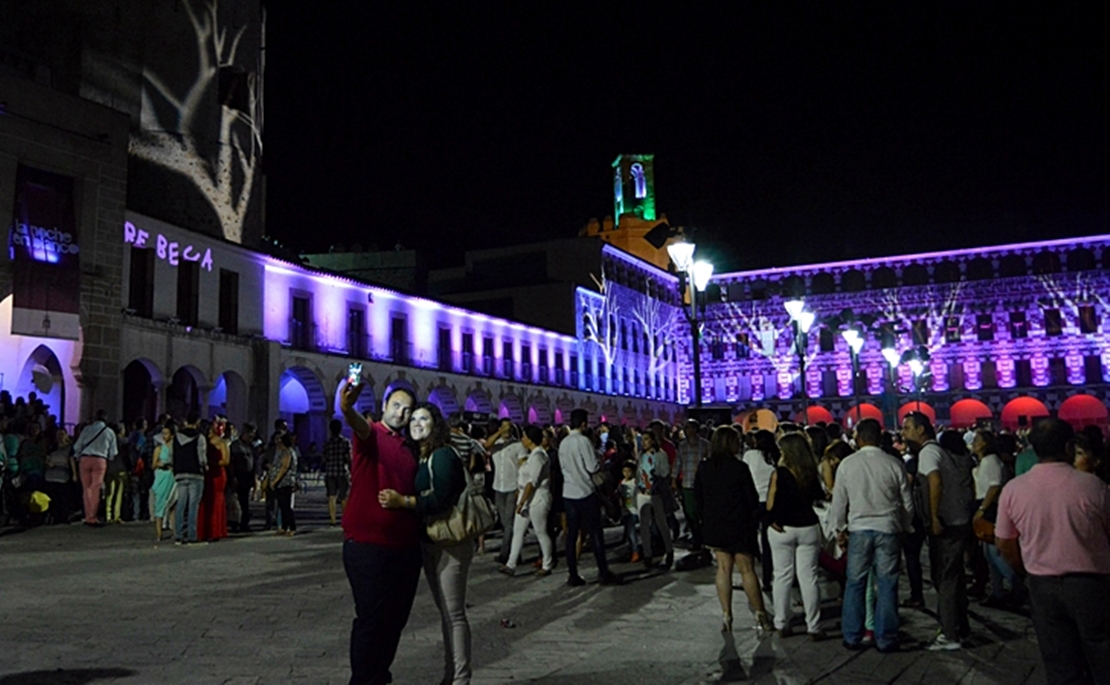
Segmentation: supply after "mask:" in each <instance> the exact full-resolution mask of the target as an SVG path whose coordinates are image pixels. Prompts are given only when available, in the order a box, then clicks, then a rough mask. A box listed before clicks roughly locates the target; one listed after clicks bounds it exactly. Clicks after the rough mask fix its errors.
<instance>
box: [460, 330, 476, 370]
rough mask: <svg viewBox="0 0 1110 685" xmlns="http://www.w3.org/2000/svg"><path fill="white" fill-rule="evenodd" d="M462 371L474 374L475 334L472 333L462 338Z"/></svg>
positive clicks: (464, 334) (467, 333) (465, 334)
mask: <svg viewBox="0 0 1110 685" xmlns="http://www.w3.org/2000/svg"><path fill="white" fill-rule="evenodd" d="M462 371H463V373H474V334H473V333H470V332H466V333H463V336H462Z"/></svg>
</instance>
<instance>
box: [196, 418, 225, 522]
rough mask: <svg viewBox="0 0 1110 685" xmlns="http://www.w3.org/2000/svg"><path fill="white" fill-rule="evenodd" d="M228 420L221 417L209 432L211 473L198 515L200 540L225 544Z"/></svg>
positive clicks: (209, 465)
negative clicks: (222, 541) (223, 542)
mask: <svg viewBox="0 0 1110 685" xmlns="http://www.w3.org/2000/svg"><path fill="white" fill-rule="evenodd" d="M226 432H227V419H226V418H224V417H222V416H217V417H216V419H215V420H214V421H213V422H212V425H211V427H209V429H208V455H207V456H208V471H207V473H205V474H204V496H203V497H202V498H201V500H200V512H199V513H198V514H197V539H198V540H209V541H215V540H221V539H223V538H226V537H227V497H226V496H225V492H226V491H227V465H228V464H230V463H231V450H230V449H229V446H228V443H227V438H226V437H224V434H225V433H226Z"/></svg>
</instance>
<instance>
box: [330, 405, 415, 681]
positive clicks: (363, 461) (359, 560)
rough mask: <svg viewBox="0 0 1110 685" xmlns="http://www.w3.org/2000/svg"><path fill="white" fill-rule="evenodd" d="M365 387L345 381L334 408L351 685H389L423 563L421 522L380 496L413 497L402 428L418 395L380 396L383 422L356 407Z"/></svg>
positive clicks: (409, 454)
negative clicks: (344, 478) (347, 469)
mask: <svg viewBox="0 0 1110 685" xmlns="http://www.w3.org/2000/svg"><path fill="white" fill-rule="evenodd" d="M362 389H363V384H362V383H356V384H354V385H351V384H348V385H345V386H344V387H343V390H342V392H341V393H340V397H339V406H340V410H341V412H342V413H343V418H344V420H346V422H347V425H348V426H350V427H351V430H352V431H353V441H352V453H351V488H350V494H349V495H348V497H347V507H346V508H345V509H344V510H343V537H344V542H343V567H344V570H345V571H346V573H347V580H348V582H349V583H350V585H351V593H352V595H353V596H354V600H355V619H354V622H353V623H352V625H351V646H350V659H351V680H350V682H351V685H361V684H362V683H388V682H390V681H391V680H392V676H391V674H390V672H389V668H390V666H391V665H392V664H393V657H394V656H395V655H396V654H397V645H398V643H399V642H400V640H401V631H402V630H403V629H404V627H405V623H407V622H408V619H409V612H410V611H412V602H413V599H414V598H415V596H416V587H417V585H418V583H419V581H420V569H421V566H422V564H423V558H422V555H421V550H420V520H419V519H418V518H417V517H416V515H415V514H414V513H413V512H412V511H410V510H407V509H386V508H385V507H383V506H382V505H381V502H380V501H379V500H378V493H379V492H381V491H382V490H384V489H387V488H389V489H393V490H395V491H397V492H398V493H400V494H401V495H402V496H415V495H416V466H417V462H416V455H415V454H413V452H412V450H411V449H410V447H409V444H408V443H407V441H406V439H405V436H404V435H403V434H402V432H401V431H402V430H403V429H404V428H405V427H406V426H407V425H408V420H409V416H410V415H411V414H412V408H413V405H414V404H416V397H414V396H413V393H412V391H411V390H409V389H408V388H403V387H399V388H394V389H392V390H391V391H390V392H389V393H388V394H387V395H386V397H385V404H384V406H383V408H382V420H381V422H380V423H379V422H374V423H371V422H369V421H367V420H366V418H365V417H364V416H363V415H362V414H361V413H360V412H359V410H358V408H357V407H356V405H357V403H358V398H359V395H360V394H361V393H362Z"/></svg>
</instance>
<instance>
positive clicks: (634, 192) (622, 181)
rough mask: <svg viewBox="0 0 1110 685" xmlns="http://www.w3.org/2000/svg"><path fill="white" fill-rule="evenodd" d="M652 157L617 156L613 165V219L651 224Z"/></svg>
mask: <svg viewBox="0 0 1110 685" xmlns="http://www.w3.org/2000/svg"><path fill="white" fill-rule="evenodd" d="M654 159H655V155H621V156H619V157H617V159H616V160H615V161H614V162H613V203H614V207H615V209H614V214H613V217H614V218H615V219H616V220H617V223H618V224H619V223H620V221H621V217H622V216H624V215H625V214H632V215H633V216H635V217H636V218H638V219H642V220H644V221H655V218H656V217H655V168H654Z"/></svg>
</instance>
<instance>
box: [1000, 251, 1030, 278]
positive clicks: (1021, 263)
mask: <svg viewBox="0 0 1110 685" xmlns="http://www.w3.org/2000/svg"><path fill="white" fill-rule="evenodd" d="M1028 273H1029V268H1028V267H1027V266H1026V264H1025V257H1023V256H1021V255H1019V254H1010V255H1006V256H1005V257H1003V258H1002V259H1000V260H999V261H998V275H999V276H1001V277H1002V278H1015V277H1018V276H1025V275H1026V274H1028Z"/></svg>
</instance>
